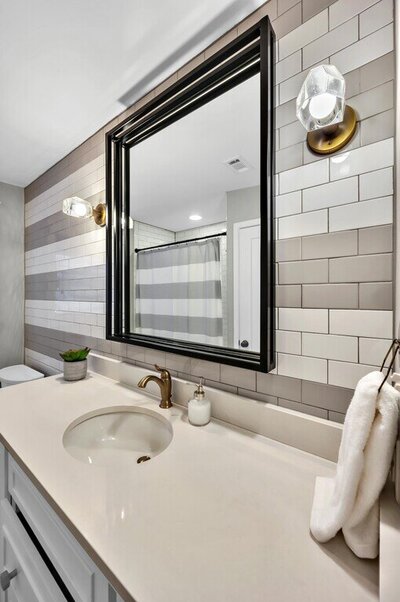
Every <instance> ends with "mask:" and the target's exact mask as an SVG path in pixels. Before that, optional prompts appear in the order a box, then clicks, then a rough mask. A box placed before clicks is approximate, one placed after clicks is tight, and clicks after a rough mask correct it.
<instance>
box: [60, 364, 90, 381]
mask: <svg viewBox="0 0 400 602" xmlns="http://www.w3.org/2000/svg"><path fill="white" fill-rule="evenodd" d="M86 374H87V360H82V361H80V362H64V380H82V379H83V378H85V377H86Z"/></svg>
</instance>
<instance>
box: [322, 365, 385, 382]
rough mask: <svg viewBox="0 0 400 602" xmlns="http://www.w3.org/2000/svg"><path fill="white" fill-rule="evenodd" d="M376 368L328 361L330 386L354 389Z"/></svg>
mask: <svg viewBox="0 0 400 602" xmlns="http://www.w3.org/2000/svg"><path fill="white" fill-rule="evenodd" d="M376 369H377V368H376V366H366V365H365V364H350V363H347V362H335V361H332V360H329V361H328V384H330V385H336V386H338V387H347V388H348V389H354V388H355V387H356V385H357V383H358V381H359V380H360V378H362V377H363V376H365V375H366V374H368V373H369V372H372V371H373V370H376Z"/></svg>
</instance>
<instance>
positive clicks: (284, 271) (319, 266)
mask: <svg viewBox="0 0 400 602" xmlns="http://www.w3.org/2000/svg"><path fill="white" fill-rule="evenodd" d="M306 282H307V283H311V282H312V283H320V282H328V259H316V260H310V261H288V262H285V263H280V264H279V284H302V283H306Z"/></svg>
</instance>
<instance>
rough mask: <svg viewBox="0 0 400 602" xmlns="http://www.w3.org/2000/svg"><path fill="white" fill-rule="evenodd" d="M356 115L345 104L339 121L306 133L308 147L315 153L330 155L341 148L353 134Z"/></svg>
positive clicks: (355, 125)
mask: <svg viewBox="0 0 400 602" xmlns="http://www.w3.org/2000/svg"><path fill="white" fill-rule="evenodd" d="M356 127H357V117H356V114H355V111H354V109H352V108H351V107H349V105H346V108H345V110H344V118H343V121H342V122H341V123H337V124H335V125H333V126H328V127H326V128H321V129H320V130H314V131H313V132H308V134H307V145H308V148H309V149H310V150H311V151H312V152H313V153H316V154H317V155H330V154H332V153H336V152H337V151H338V150H340V149H341V148H343V147H344V146H345V145H346V144H347V143H348V142H350V140H351V139H352V137H353V136H354V133H355V131H356Z"/></svg>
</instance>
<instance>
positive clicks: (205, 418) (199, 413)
mask: <svg viewBox="0 0 400 602" xmlns="http://www.w3.org/2000/svg"><path fill="white" fill-rule="evenodd" d="M203 382H204V378H203V377H201V378H200V382H199V384H198V385H197V388H196V390H195V392H194V395H193V399H190V400H189V402H188V418H189V422H190V424H193V426H204V425H206V424H208V423H209V422H210V420H211V403H210V401H209V400H208V399H206V394H205V391H204V387H203Z"/></svg>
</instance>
